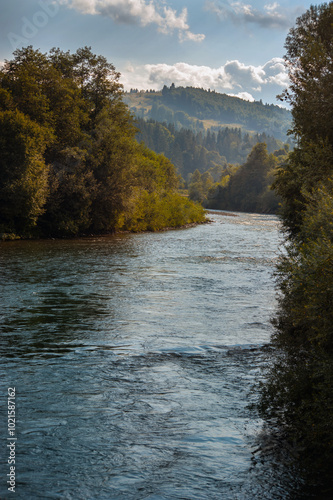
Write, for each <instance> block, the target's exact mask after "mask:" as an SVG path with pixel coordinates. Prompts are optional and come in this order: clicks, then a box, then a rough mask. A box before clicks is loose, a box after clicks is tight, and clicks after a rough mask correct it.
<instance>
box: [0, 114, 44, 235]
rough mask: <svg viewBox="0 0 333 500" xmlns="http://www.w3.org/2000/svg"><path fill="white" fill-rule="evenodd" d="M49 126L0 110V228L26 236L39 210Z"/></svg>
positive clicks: (36, 218) (38, 214)
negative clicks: (44, 126) (45, 126)
mask: <svg viewBox="0 0 333 500" xmlns="http://www.w3.org/2000/svg"><path fill="white" fill-rule="evenodd" d="M47 139H49V130H48V129H47V128H43V127H42V126H40V125H38V124H37V123H35V122H34V121H32V120H31V119H30V118H28V117H27V116H25V115H24V114H23V113H21V112H20V111H17V110H14V111H0V158H1V168H0V214H1V219H0V231H1V232H4V233H17V232H18V233H20V234H24V235H26V236H29V235H31V234H32V233H31V231H32V230H33V229H34V228H35V226H36V224H37V220H38V217H39V216H40V215H41V214H42V213H43V210H44V204H45V201H46V197H47V193H48V179H47V176H48V167H47V166H46V165H45V162H44V158H43V154H44V151H45V148H46V144H47Z"/></svg>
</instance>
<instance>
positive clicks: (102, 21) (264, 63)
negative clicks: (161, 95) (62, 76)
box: [0, 0, 313, 104]
mask: <svg viewBox="0 0 333 500" xmlns="http://www.w3.org/2000/svg"><path fill="white" fill-rule="evenodd" d="M311 4H313V2H311V1H308V0H281V1H280V2H275V1H274V0H249V1H247V0H245V1H244V2H242V1H238V0H236V1H233V0H10V1H8V0H0V7H1V11H0V61H1V62H3V61H4V60H6V59H7V60H10V59H12V57H13V52H14V50H15V49H17V48H21V47H26V46H28V45H32V46H33V47H34V48H35V49H39V50H41V51H42V52H48V51H49V50H50V49H51V48H53V47H59V48H60V49H62V50H64V51H67V50H70V51H71V52H75V51H76V50H77V49H78V48H80V47H84V46H90V47H91V49H92V51H93V52H94V53H95V54H98V55H103V56H105V57H106V58H107V60H108V61H109V62H111V63H112V64H114V66H115V67H116V70H117V71H119V72H120V73H121V79H120V81H121V83H122V84H123V85H124V89H125V90H130V89H131V88H137V89H139V90H141V89H144V90H148V89H154V90H160V89H162V88H163V86H164V85H167V86H170V85H171V84H172V83H174V84H175V85H176V86H185V87H186V86H193V87H201V88H205V89H211V90H215V91H216V92H221V93H226V94H229V95H235V96H238V97H241V98H243V99H246V100H250V101H253V100H255V101H258V100H260V99H262V101H263V102H264V103H269V104H282V103H280V101H279V100H278V99H277V97H276V96H277V95H278V94H280V93H281V92H282V91H283V90H284V89H285V88H286V87H287V86H288V76H287V72H286V68H285V65H284V61H283V56H284V54H285V48H284V43H285V39H286V36H287V34H288V31H289V29H290V28H291V27H293V26H294V24H295V20H296V18H297V17H298V16H300V15H302V14H303V13H304V12H305V11H306V10H307V9H308V8H309V6H310V5H311Z"/></svg>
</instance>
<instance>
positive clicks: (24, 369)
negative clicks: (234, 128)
mask: <svg viewBox="0 0 333 500" xmlns="http://www.w3.org/2000/svg"><path fill="white" fill-rule="evenodd" d="M210 218H211V219H212V223H210V224H205V225H199V226H196V227H193V228H189V229H182V230H173V231H167V232H160V233H145V234H119V235H116V236H105V237H88V238H82V239H74V240H47V241H17V242H15V241H14V242H5V243H1V244H0V276H1V284H0V286H1V310H0V314H1V337H2V342H1V360H2V361H1V398H2V403H4V404H5V405H7V388H8V387H14V388H15V391H16V393H15V411H16V427H15V436H16V438H17V439H16V441H15V460H16V463H15V467H16V469H15V474H16V475H15V482H16V490H15V496H14V495H12V493H11V492H8V491H7V485H6V474H7V473H8V468H9V465H6V467H5V471H2V476H1V477H0V498H2V499H3V498H17V499H24V500H29V499H33V500H35V499H62V500H63V499H73V500H80V499H83V500H86V499H101V500H103V499H105V500H110V499H115V500H116V499H117V500H118V499H124V500H139V499H147V500H148V499H149V500H164V499H165V500H172V499H179V500H180V499H188V500H200V499H207V500H208V499H209V500H214V499H219V500H220V499H226V500H228V499H238V500H240V499H244V500H252V499H253V500H254V499H256V500H257V499H258V498H260V499H263V498H267V499H274V500H275V499H278V498H287V494H288V485H289V484H290V478H289V477H288V474H287V473H286V471H282V472H281V469H279V468H278V467H276V464H275V466H270V465H269V464H268V466H267V464H260V461H256V460H255V456H256V455H255V454H254V450H255V447H256V446H257V445H256V436H257V434H258V432H259V431H260V428H261V422H260V420H259V418H258V417H257V415H256V414H255V412H253V411H250V410H249V409H248V403H249V400H250V399H251V396H250V390H251V387H252V385H253V384H254V383H255V382H256V381H258V380H259V379H260V377H261V376H262V375H261V368H262V366H263V364H264V354H263V350H264V349H263V348H264V346H265V345H266V344H267V343H268V342H269V338H270V334H271V331H272V327H271V325H270V318H271V317H272V315H273V314H274V309H275V307H276V299H275V290H274V280H273V276H272V273H273V270H274V265H275V263H276V260H277V257H278V252H279V249H278V247H279V244H280V240H281V236H280V234H279V231H278V226H279V224H278V220H277V218H275V217H274V216H265V215H255V214H237V216H226V215H223V214H219V213H213V214H210ZM2 407H3V405H2ZM2 415H3V417H2V419H1V420H2V421H1V422H0V425H1V433H2V436H5V437H7V420H6V417H5V413H3V414H2ZM2 443H3V444H2V451H3V450H4V449H5V446H6V443H5V441H2ZM7 455H8V452H7ZM6 458H7V456H6ZM6 469H7V471H6Z"/></svg>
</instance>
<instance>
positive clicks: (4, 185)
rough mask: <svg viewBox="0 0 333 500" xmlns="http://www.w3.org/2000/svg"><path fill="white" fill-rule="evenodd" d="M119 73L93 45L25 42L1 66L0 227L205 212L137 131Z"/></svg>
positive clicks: (154, 225)
mask: <svg viewBox="0 0 333 500" xmlns="http://www.w3.org/2000/svg"><path fill="white" fill-rule="evenodd" d="M119 77H120V75H119V73H117V72H116V70H115V68H114V66H113V65H112V64H110V63H108V62H107V60H106V59H105V58H104V57H102V56H96V55H95V54H93V53H92V52H91V50H90V48H87V47H85V48H82V49H79V50H77V52H76V53H74V54H70V53H69V52H62V51H60V50H59V49H53V50H51V52H50V53H49V54H42V53H41V52H40V51H38V50H33V48H32V47H27V48H24V49H20V50H16V51H15V52H14V58H13V60H11V61H6V62H5V65H4V67H3V68H2V69H1V71H0V157H1V168H0V233H1V236H2V238H7V239H8V238H11V237H17V236H23V237H32V236H34V237H35V236H75V235H78V234H82V233H86V232H89V233H91V232H92V233H103V232H110V231H114V230H117V229H129V230H133V231H138V230H146V229H148V230H155V229H161V228H162V227H166V226H172V227H173V226H179V225H183V224H187V223H189V222H194V221H202V220H203V219H204V214H203V210H202V208H201V207H200V206H196V205H194V203H193V202H191V201H189V200H187V199H185V198H184V197H181V196H180V195H179V194H177V187H178V184H179V176H178V174H177V173H176V170H175V168H174V166H173V165H172V163H171V162H170V161H169V160H168V159H167V158H166V157H165V156H163V155H157V154H156V153H154V152H152V151H150V150H149V149H148V148H147V147H145V146H144V145H139V144H138V143H137V141H136V140H135V134H136V128H135V127H134V124H133V117H132V115H131V113H130V112H129V110H128V108H127V106H126V105H125V104H124V102H123V92H122V87H121V85H120V84H119V81H118V80H119Z"/></svg>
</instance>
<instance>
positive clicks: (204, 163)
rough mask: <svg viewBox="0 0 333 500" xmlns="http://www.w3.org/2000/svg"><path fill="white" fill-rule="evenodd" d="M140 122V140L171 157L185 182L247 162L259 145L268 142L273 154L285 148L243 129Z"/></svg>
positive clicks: (281, 143) (276, 140)
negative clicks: (198, 128) (196, 173)
mask: <svg viewBox="0 0 333 500" xmlns="http://www.w3.org/2000/svg"><path fill="white" fill-rule="evenodd" d="M136 123H137V126H138V129H139V132H138V134H137V136H136V137H137V140H138V141H139V142H141V141H143V142H144V143H145V144H146V145H147V146H148V147H149V148H151V149H152V150H153V151H155V152H156V153H163V154H164V155H165V156H166V157H167V158H169V159H170V160H171V161H172V162H173V164H174V165H175V166H176V167H177V170H178V172H179V173H180V174H181V175H182V177H183V178H184V180H185V181H187V180H188V176H189V174H191V173H193V172H194V171H195V170H199V172H201V173H204V172H206V171H207V170H209V169H210V168H214V167H217V166H222V167H226V166H227V164H228V163H238V164H240V163H244V162H245V161H246V159H247V157H248V155H249V154H250V152H251V151H252V148H253V146H254V145H255V144H257V143H258V142H265V143H266V144H267V148H268V151H269V152H270V153H273V152H274V151H276V150H278V149H281V148H282V147H283V142H282V141H280V140H278V139H276V138H275V137H272V136H267V135H266V134H265V133H261V134H258V133H256V134H253V135H252V134H249V133H243V132H242V131H241V128H240V127H237V128H232V127H231V128H229V127H225V128H219V129H218V130H217V132H214V131H211V130H210V129H208V130H207V131H205V132H203V131H200V132H193V131H192V130H190V129H187V128H181V129H180V130H177V129H176V127H175V125H174V124H172V123H169V124H167V123H166V122H164V123H159V122H157V121H155V120H152V119H149V120H144V119H143V118H138V119H137V120H136Z"/></svg>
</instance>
